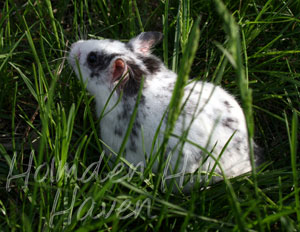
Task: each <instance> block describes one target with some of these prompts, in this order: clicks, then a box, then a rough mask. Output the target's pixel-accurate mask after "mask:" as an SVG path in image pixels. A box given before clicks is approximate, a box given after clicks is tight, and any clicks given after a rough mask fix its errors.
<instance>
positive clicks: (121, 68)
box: [112, 58, 127, 81]
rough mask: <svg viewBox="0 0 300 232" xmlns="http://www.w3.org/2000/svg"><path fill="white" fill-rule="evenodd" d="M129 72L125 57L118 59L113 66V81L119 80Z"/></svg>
mask: <svg viewBox="0 0 300 232" xmlns="http://www.w3.org/2000/svg"><path fill="white" fill-rule="evenodd" d="M126 72H127V65H126V63H125V61H124V60H123V59H120V58H118V59H116V60H115V61H114V63H113V66H112V79H113V81H116V80H119V79H120V78H121V77H122V76H123V75H124V74H125V73H126Z"/></svg>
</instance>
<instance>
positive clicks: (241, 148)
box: [69, 32, 251, 188]
mask: <svg viewBox="0 0 300 232" xmlns="http://www.w3.org/2000/svg"><path fill="white" fill-rule="evenodd" d="M161 39H162V34H161V33H159V32H143V33H141V34H140V35H138V36H137V37H135V38H133V39H131V40H130V41H129V42H128V43H122V42H120V41H117V40H110V39H104V40H86V41H82V40H80V41H78V42H76V43H74V44H73V45H72V48H71V52H70V55H69V62H70V64H71V66H72V68H73V69H74V70H75V72H76V74H77V76H78V77H80V75H79V71H78V68H77V65H76V59H77V60H78V64H79V66H80V71H81V74H82V78H83V81H85V82H86V84H87V86H86V88H87V90H88V91H89V92H90V93H91V94H92V95H94V96H95V100H96V111H97V115H98V116H100V114H101V112H102V110H103V108H104V105H105V104H106V102H107V100H108V98H109V96H110V94H111V92H112V90H113V88H114V87H115V86H116V84H117V83H118V82H119V81H120V84H119V86H118V87H117V90H116V91H115V92H114V93H113V94H112V96H111V99H110V101H109V103H108V105H107V107H106V112H107V111H110V110H111V109H112V108H113V107H114V108H113V109H112V110H111V111H110V112H109V113H107V114H105V116H104V117H103V118H102V119H101V121H100V135H101V138H102V140H103V141H104V142H105V143H106V144H107V145H108V146H109V147H110V148H111V149H113V150H114V151H115V152H118V151H119V149H120V146H121V144H122V141H123V137H124V134H125V132H126V129H127V126H128V123H129V120H130V117H131V115H132V112H133V109H134V105H135V103H136V99H137V95H138V92H139V88H140V82H141V78H142V77H144V78H145V79H144V80H145V81H144V88H143V90H142V97H141V101H140V104H139V106H138V112H137V115H136V119H135V122H134V125H133V128H132V132H131V134H130V137H129V139H128V141H127V144H126V149H125V152H124V157H125V158H126V160H127V161H129V162H130V163H132V164H134V165H137V164H138V163H139V162H143V164H144V165H146V164H147V162H146V160H147V159H148V158H149V156H150V152H151V148H152V143H153V138H154V137H155V133H156V130H157V128H158V126H159V123H160V122H161V120H162V118H163V116H164V113H165V112H166V110H167V107H168V104H169V101H170V98H171V95H172V91H173V88H174V85H175V82H176V78H177V75H176V74H175V73H174V72H172V71H171V70H169V69H167V68H166V67H165V66H164V64H163V63H162V62H161V60H160V59H159V58H157V57H156V56H154V55H152V54H151V48H152V47H153V46H154V45H155V44H157V43H158V42H159V41H160V40H161ZM123 75H125V76H123ZM121 92H123V96H122V99H121V100H120V102H119V103H118V104H117V105H116V106H115V104H116V103H117V102H118V99H119V97H120V94H121ZM186 100H187V101H186ZM185 101H186V103H185V106H184V109H183V112H182V113H181V115H180V116H179V119H178V121H177V122H176V125H175V128H174V131H173V134H175V135H178V137H176V136H172V137H171V138H170V140H169V142H168V145H167V152H166V154H165V156H164V158H165V159H167V158H168V157H169V158H170V160H169V164H168V168H171V169H168V172H165V173H168V174H170V170H173V171H174V167H175V164H176V161H177V158H178V155H180V158H181V159H180V162H179V166H178V168H177V171H176V173H181V174H184V173H194V172H195V171H196V170H198V169H199V168H200V170H201V171H202V172H203V171H204V172H208V173H209V171H211V170H212V169H213V168H214V164H215V159H218V158H219V164H220V165H217V166H216V167H215V170H214V172H215V173H217V174H220V175H222V172H221V169H220V166H221V168H222V170H223V171H224V173H225V175H226V176H227V177H235V176H238V175H241V174H243V173H246V172H249V171H251V164H250V156H249V146H248V134H247V127H246V123H245V117H244V114H243V111H242V109H241V107H240V106H239V104H238V103H237V101H236V100H235V98H234V97H233V96H232V95H230V94H229V93H227V92H226V91H225V90H224V89H222V88H221V87H218V86H215V85H213V84H210V83H207V82H200V81H199V82H193V83H191V84H189V85H187V86H186V87H185V95H184V99H183V102H185ZM193 115H194V117H195V118H194V119H193ZM166 117H167V116H165V119H166ZM165 119H163V120H162V125H161V128H160V132H159V136H158V138H157V141H156V149H157V147H158V146H159V143H160V142H162V138H163V132H164V129H165V126H166V121H167V120H165ZM190 124H191V125H190ZM187 129H188V135H187V138H186V139H187V140H188V141H186V142H185V143H184V145H183V147H181V146H180V144H179V145H178V143H179V139H178V138H180V136H181V135H182V134H183V132H184V131H185V130H187ZM142 133H143V134H142ZM231 136H233V137H232V138H231ZM230 138H231V140H230V142H229V144H228V145H227V147H226V149H225V151H224V152H222V150H223V148H224V146H225V144H226V143H227V142H228V141H229V139H230ZM189 141H191V142H192V143H191V142H189ZM193 143H194V144H193ZM195 144H197V146H195ZM199 147H202V148H204V149H200V148H199ZM205 150H206V151H208V152H205ZM155 151H156V150H155V149H154V152H153V154H152V156H153V155H154V154H155ZM208 153H209V154H208ZM220 154H221V156H220ZM212 156H213V157H214V158H213V157H212ZM219 156H220V157H219ZM157 167H158V162H157V161H156V162H155V163H154V165H153V170H154V172H155V171H157ZM166 170H167V169H166ZM175 176H176V175H175ZM177 178H178V175H177ZM213 179H214V180H219V179H220V177H216V176H215V177H213ZM190 187H191V186H188V187H187V188H190Z"/></svg>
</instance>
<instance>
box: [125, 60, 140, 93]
mask: <svg viewBox="0 0 300 232" xmlns="http://www.w3.org/2000/svg"><path fill="white" fill-rule="evenodd" d="M126 63H127V65H128V68H129V79H128V81H127V82H126V83H125V86H124V89H123V90H124V94H126V95H128V96H133V95H136V94H137V93H138V91H139V88H140V84H141V80H142V77H143V75H145V74H146V73H145V71H143V70H142V69H141V68H140V67H139V66H138V65H137V64H136V63H134V62H133V61H127V62H126Z"/></svg>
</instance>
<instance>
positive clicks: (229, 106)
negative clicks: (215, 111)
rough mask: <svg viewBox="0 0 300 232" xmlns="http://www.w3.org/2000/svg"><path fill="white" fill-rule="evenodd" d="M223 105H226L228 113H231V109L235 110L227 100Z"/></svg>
mask: <svg viewBox="0 0 300 232" xmlns="http://www.w3.org/2000/svg"><path fill="white" fill-rule="evenodd" d="M223 103H224V105H225V107H226V109H227V111H228V112H230V109H231V108H233V106H232V105H230V103H229V102H228V101H226V100H225V101H224V102H223Z"/></svg>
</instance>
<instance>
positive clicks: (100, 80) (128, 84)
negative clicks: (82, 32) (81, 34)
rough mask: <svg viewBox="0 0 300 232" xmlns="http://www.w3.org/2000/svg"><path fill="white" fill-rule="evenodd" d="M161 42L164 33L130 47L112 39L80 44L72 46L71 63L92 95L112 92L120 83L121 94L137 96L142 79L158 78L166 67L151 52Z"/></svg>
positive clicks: (147, 34) (143, 36) (137, 39)
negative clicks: (158, 72)
mask: <svg viewBox="0 0 300 232" xmlns="http://www.w3.org/2000/svg"><path fill="white" fill-rule="evenodd" d="M161 39H162V34H161V33H160V32H143V33H141V34H139V35H138V36H137V37H135V38H133V39H131V40H130V41H129V42H128V43H122V42H120V41H117V40H111V39H104V40H85V41H84V40H80V41H78V42H76V43H74V44H72V48H71V51H70V55H69V63H70V64H71V66H72V68H73V69H74V71H75V72H76V74H77V76H78V78H80V77H82V79H83V81H84V82H86V84H87V89H88V91H90V92H91V93H92V94H95V93H97V92H98V93H99V91H105V92H110V91H111V90H112V89H113V88H114V87H115V85H116V84H117V83H118V82H119V81H120V83H119V86H118V90H119V91H121V90H123V91H124V94H127V95H135V94H136V93H137V92H138V89H139V85H140V81H141V78H142V76H145V77H146V76H147V75H151V74H154V73H155V72H157V71H158V70H159V69H160V67H161V66H162V62H161V61H160V60H159V59H158V58H157V57H155V56H153V55H152V54H151V48H152V47H153V46H154V45H155V44H157V43H158V42H159V41H160V40H161ZM78 67H79V69H78ZM79 70H80V71H79Z"/></svg>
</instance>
